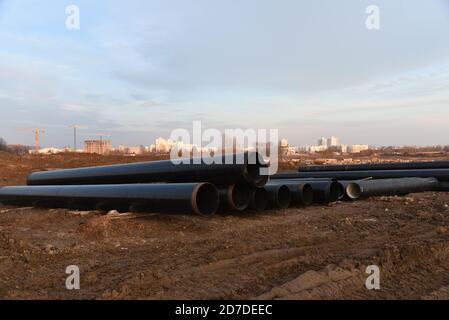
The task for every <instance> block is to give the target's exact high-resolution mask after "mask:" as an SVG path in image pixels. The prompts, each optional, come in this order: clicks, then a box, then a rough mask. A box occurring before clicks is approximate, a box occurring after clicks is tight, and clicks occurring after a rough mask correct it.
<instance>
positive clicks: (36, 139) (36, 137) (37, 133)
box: [19, 128, 45, 151]
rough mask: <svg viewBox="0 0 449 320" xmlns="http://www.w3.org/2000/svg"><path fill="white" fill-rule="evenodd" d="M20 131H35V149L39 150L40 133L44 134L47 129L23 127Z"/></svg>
mask: <svg viewBox="0 0 449 320" xmlns="http://www.w3.org/2000/svg"><path fill="white" fill-rule="evenodd" d="M19 131H26V132H33V133H34V149H35V150H36V151H38V150H39V149H40V148H41V147H40V143H39V135H40V134H44V133H45V130H44V129H40V128H21V129H19Z"/></svg>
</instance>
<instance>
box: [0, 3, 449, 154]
mask: <svg viewBox="0 0 449 320" xmlns="http://www.w3.org/2000/svg"><path fill="white" fill-rule="evenodd" d="M69 5H76V6H78V8H79V9H80V28H79V30H69V29H67V27H66V19H67V17H68V14H66V7H67V6H69ZM369 5H376V6H378V8H379V10H380V11H379V13H380V15H379V17H380V20H379V21H380V28H379V29H375V30H369V29H367V27H366V24H365V22H366V20H367V18H368V16H369V14H367V12H366V8H367V6H369ZM0 43H1V45H0V137H2V138H4V139H5V140H6V141H7V142H8V143H11V144H15V143H22V144H28V145H32V144H33V143H34V136H33V133H32V132H31V128H35V127H39V128H42V129H44V130H45V133H44V134H43V135H42V136H41V144H42V146H46V147H49V146H56V147H63V146H67V145H72V140H73V138H72V130H71V129H70V128H69V127H68V126H69V125H71V124H79V125H83V126H85V128H83V129H80V130H78V140H79V141H81V140H84V139H90V138H98V137H97V136H96V134H97V133H109V134H111V139H112V141H113V144H114V145H116V146H118V145H119V144H125V145H141V144H142V145H149V144H151V143H153V142H154V139H155V138H157V137H159V136H161V137H167V138H168V137H169V136H170V132H171V131H172V130H174V129H177V128H185V129H188V130H190V129H191V128H192V121H196V120H201V121H202V125H203V128H204V129H207V128H217V129H220V130H224V129H225V128H229V129H232V128H243V129H246V128H266V129H271V128H275V129H279V135H280V136H281V137H286V138H287V139H288V140H289V142H290V144H293V145H311V144H316V141H317V139H318V138H319V137H321V136H330V135H335V136H338V137H339V138H340V140H341V142H342V143H345V144H358V143H366V144H370V145H377V146H390V145H436V144H441V145H448V144H449V139H448V137H449V0H427V1H422V0H370V1H364V0H342V1H338V2H337V1H332V0H315V1H311V0H309V1H302V0H280V1H273V0H243V1H237V0H212V1H211V0H164V1H162V0H159V1H148V0H145V1H137V0H127V1H119V0H97V1H88V0H86V1H75V0H72V1H65V0H59V1H54V0H40V1H32V0H13V1H12V0H11V1H10V0H0ZM78 147H80V146H78Z"/></svg>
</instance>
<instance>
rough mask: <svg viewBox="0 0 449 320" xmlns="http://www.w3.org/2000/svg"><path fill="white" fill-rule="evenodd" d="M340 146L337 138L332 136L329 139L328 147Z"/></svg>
mask: <svg viewBox="0 0 449 320" xmlns="http://www.w3.org/2000/svg"><path fill="white" fill-rule="evenodd" d="M339 145H340V142H339V141H338V138H337V137H334V136H331V137H330V138H329V139H327V147H328V148H330V147H337V146H339Z"/></svg>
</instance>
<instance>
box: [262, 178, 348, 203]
mask: <svg viewBox="0 0 449 320" xmlns="http://www.w3.org/2000/svg"><path fill="white" fill-rule="evenodd" d="M272 182H273V183H274V182H276V183H279V184H282V183H284V184H286V183H291V182H293V183H307V184H308V185H310V186H311V187H312V190H313V203H329V202H335V201H337V200H338V199H339V197H340V196H341V192H342V191H341V187H340V185H339V184H338V182H337V180H335V179H328V178H327V179H305V180H301V179H275V180H270V183H272Z"/></svg>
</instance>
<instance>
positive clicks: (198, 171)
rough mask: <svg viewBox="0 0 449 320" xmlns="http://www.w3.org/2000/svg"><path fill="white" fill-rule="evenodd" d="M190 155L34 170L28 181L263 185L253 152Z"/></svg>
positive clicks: (264, 178)
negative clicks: (178, 160) (196, 157)
mask: <svg viewBox="0 0 449 320" xmlns="http://www.w3.org/2000/svg"><path fill="white" fill-rule="evenodd" d="M199 161H200V163H199V164H196V163H195V162H194V160H193V159H186V162H187V163H181V164H175V163H174V162H172V161H171V160H163V161H152V162H138V163H127V164H117V165H109V166H99V167H87V168H76V169H65V170H53V171H43V172H34V173H32V174H30V175H29V176H28V180H27V184H28V185H86V184H129V183H149V182H172V183H179V182H183V183H184V182H198V181H202V182H211V183H215V184H217V185H230V184H238V183H247V184H251V185H255V186H263V185H265V183H266V181H267V179H268V177H267V176H263V175H261V174H260V168H261V167H265V166H267V164H266V163H265V162H264V159H263V157H262V156H261V155H260V154H259V153H257V152H249V153H244V154H237V155H235V154H228V155H224V156H222V157H212V158H211V157H209V158H203V159H199Z"/></svg>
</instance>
